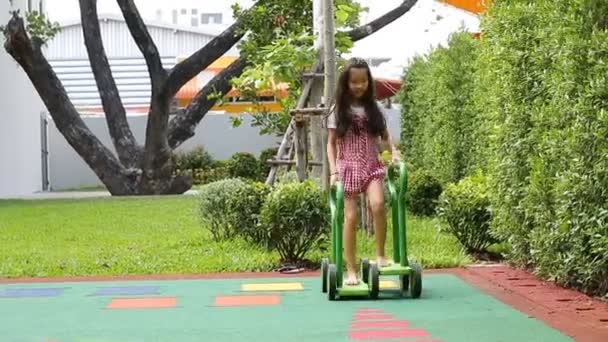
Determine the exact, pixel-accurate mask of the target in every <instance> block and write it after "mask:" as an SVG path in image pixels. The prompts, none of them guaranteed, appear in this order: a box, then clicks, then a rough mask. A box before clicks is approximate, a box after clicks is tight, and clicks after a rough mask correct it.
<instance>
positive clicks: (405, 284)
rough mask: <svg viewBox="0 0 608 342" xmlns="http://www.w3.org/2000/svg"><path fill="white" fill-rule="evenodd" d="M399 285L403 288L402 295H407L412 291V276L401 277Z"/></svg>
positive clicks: (404, 275) (403, 275)
mask: <svg viewBox="0 0 608 342" xmlns="http://www.w3.org/2000/svg"><path fill="white" fill-rule="evenodd" d="M399 285H400V287H401V295H402V296H403V295H405V294H406V293H407V291H408V290H409V289H410V274H409V273H408V274H402V275H400V276H399Z"/></svg>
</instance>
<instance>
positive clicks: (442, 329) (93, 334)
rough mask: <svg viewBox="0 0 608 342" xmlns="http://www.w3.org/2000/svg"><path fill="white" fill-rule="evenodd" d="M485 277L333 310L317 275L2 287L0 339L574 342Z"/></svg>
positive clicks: (431, 280) (441, 279)
mask: <svg viewBox="0 0 608 342" xmlns="http://www.w3.org/2000/svg"><path fill="white" fill-rule="evenodd" d="M486 269H487V270H482V271H481V273H477V275H476V273H475V272H476V271H475V272H467V271H462V270H461V271H443V272H437V273H435V272H429V273H425V274H424V278H423V294H422V297H421V298H420V299H411V298H408V297H400V296H398V294H397V293H396V292H395V291H396V290H395V288H396V287H397V284H396V283H397V282H396V281H395V280H396V279H393V278H390V277H387V278H386V279H383V280H384V281H383V283H382V287H383V288H384V292H383V294H382V296H381V299H379V300H376V301H372V300H368V299H358V300H342V301H336V302H330V301H328V300H327V296H326V295H325V294H323V293H321V291H320V278H319V277H318V276H317V275H302V276H277V275H274V276H272V277H271V276H269V275H266V274H248V275H242V276H239V275H233V276H232V277H230V278H228V277H227V276H226V278H223V275H215V276H211V277H200V278H198V277H196V276H193V277H182V279H178V278H180V277H175V278H174V279H170V278H164V277H162V276H156V277H150V279H144V278H143V277H137V278H131V279H103V280H102V279H93V280H90V281H87V280H86V279H72V280H59V279H55V280H46V281H45V282H36V281H35V280H28V281H23V282H21V281H18V282H13V283H11V282H10V281H9V280H3V281H2V282H3V283H2V282H0V317H3V318H2V320H1V321H0V336H2V339H3V340H5V341H24V342H25V341H39V342H50V341H53V342H67V341H90V342H93V341H97V342H101V341H106V342H110V341H214V342H222V341H250V342H257V341H260V342H261V341H277V342H278V341H311V342H322V341H328V342H329V341H331V342H336V341H345V342H346V341H369V342H371V341H374V342H380V341H381V342H403V341H410V342H423V341H426V342H430V341H435V342H439V341H445V342H447V341H454V342H461V341H462V342H465V341H466V342H470V341H483V342H490V341H514V342H515V341H517V342H520V341H526V342H532V341H547V342H562V341H574V340H575V339H572V338H570V337H569V336H568V335H567V334H568V332H564V331H560V330H562V329H560V327H564V326H560V325H559V324H557V325H556V324H555V323H556V322H555V321H551V320H550V319H545V320H542V319H540V318H537V317H533V316H532V315H530V314H529V311H530V310H533V309H534V308H532V309H526V308H525V305H524V306H523V307H522V305H523V304H522V303H523V302H522V301H521V300H520V301H517V300H514V299H513V298H511V297H509V296H510V295H512V294H509V293H508V292H506V291H502V294H501V295H498V296H496V295H495V294H497V293H499V292H500V288H499V287H498V286H494V285H492V284H491V282H486V283H485V284H482V285H480V284H481V282H480V281H479V279H477V280H475V277H477V276H481V275H483V272H494V271H496V270H497V269H492V268H486ZM498 270H500V269H498ZM209 278H212V279H209ZM526 281H528V282H529V281H530V280H526ZM499 298H500V299H499ZM510 302H513V303H516V304H517V305H515V306H512V305H511V303H510ZM522 308H523V310H522ZM536 309H538V308H536ZM541 316H543V315H542V314H539V317H541ZM545 318H546V317H545ZM577 326H578V323H577V321H576V318H571V319H570V322H569V328H568V327H565V328H564V330H568V329H570V330H571V331H569V333H571V335H575V336H576V341H594V340H596V339H595V338H597V337H598V336H599V337H600V338H601V336H605V335H602V334H603V333H604V332H606V331H599V330H597V331H595V332H593V331H592V332H589V331H587V332H585V331H584V330H581V329H580V327H578V332H574V333H572V331H573V330H572V329H574V328H572V327H575V328H576V327H577ZM575 330H576V329H575ZM581 331H582V332H581ZM594 333H595V335H594ZM577 334H578V335H577ZM587 337H588V338H587ZM586 338H587V339H586ZM591 338H593V339H591ZM596 341H598V342H599V341H600V340H596Z"/></svg>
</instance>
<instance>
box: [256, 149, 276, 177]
mask: <svg viewBox="0 0 608 342" xmlns="http://www.w3.org/2000/svg"><path fill="white" fill-rule="evenodd" d="M278 150H279V148H278V147H270V148H267V149H265V150H263V151H262V152H261V153H260V177H262V178H264V177H266V175H268V173H269V172H270V165H268V164H266V161H267V160H268V159H273V158H274V157H275V156H276V155H277V152H278Z"/></svg>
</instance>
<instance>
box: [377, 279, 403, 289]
mask: <svg viewBox="0 0 608 342" xmlns="http://www.w3.org/2000/svg"><path fill="white" fill-rule="evenodd" d="M380 288H381V289H398V288H399V285H398V284H397V283H395V282H394V281H392V280H380Z"/></svg>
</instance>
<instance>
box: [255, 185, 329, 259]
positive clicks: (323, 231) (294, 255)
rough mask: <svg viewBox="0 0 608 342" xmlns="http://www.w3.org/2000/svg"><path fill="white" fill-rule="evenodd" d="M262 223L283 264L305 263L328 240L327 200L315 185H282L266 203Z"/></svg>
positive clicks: (272, 193) (261, 218) (271, 194)
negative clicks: (309, 254)
mask: <svg viewBox="0 0 608 342" xmlns="http://www.w3.org/2000/svg"><path fill="white" fill-rule="evenodd" d="M260 222H261V224H262V225H263V226H264V227H265V228H266V229H267V230H268V233H269V238H270V241H271V242H272V247H274V248H276V250H277V251H278V253H279V255H280V256H281V258H282V260H283V261H286V262H299V261H302V260H303V259H304V256H305V255H306V253H307V252H308V251H310V250H311V248H314V247H316V246H318V244H319V243H322V242H323V241H324V240H325V239H326V238H327V235H328V232H329V207H328V203H327V196H326V194H325V193H324V192H323V190H322V189H321V187H320V186H319V185H317V184H316V183H314V182H312V181H305V182H302V183H286V184H280V185H278V186H277V187H276V188H275V189H274V190H273V191H272V192H271V193H270V195H269V196H268V198H267V199H266V202H265V203H264V206H263V208H262V212H261V215H260Z"/></svg>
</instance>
